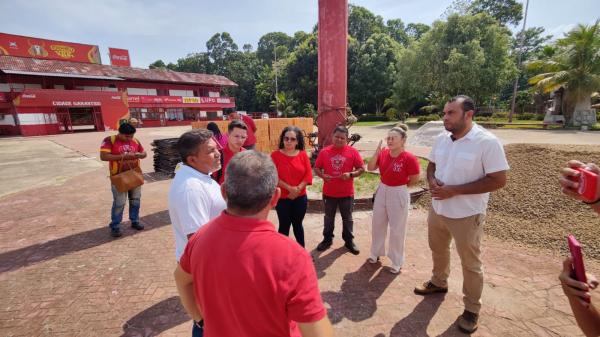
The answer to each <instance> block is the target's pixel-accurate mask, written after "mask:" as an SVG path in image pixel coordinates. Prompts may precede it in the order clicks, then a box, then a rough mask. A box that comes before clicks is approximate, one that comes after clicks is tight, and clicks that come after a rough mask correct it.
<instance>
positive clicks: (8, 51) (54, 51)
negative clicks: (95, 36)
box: [0, 33, 101, 64]
mask: <svg viewBox="0 0 600 337" xmlns="http://www.w3.org/2000/svg"><path fill="white" fill-rule="evenodd" d="M0 55H11V56H19V57H33V58H38V59H47V60H61V61H74V62H84V63H96V64H100V63H101V62H100V51H99V49H98V46H93V45H89V44H80V43H71V42H62V41H53V40H45V39H38V38H35V37H27V36H20V35H11V34H5V33H0Z"/></svg>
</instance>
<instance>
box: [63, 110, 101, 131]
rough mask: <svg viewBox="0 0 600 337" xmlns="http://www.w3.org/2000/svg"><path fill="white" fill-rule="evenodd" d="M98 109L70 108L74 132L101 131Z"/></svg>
mask: <svg viewBox="0 0 600 337" xmlns="http://www.w3.org/2000/svg"><path fill="white" fill-rule="evenodd" d="M96 110H97V108H93V107H90V108H69V118H70V120H71V125H72V131H73V132H85V131H99V130H100V129H99V128H98V125H101V124H102V123H101V122H100V123H98V121H97V119H98V115H100V114H99V113H98V112H99V111H96Z"/></svg>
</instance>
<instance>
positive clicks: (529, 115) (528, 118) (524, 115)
mask: <svg viewBox="0 0 600 337" xmlns="http://www.w3.org/2000/svg"><path fill="white" fill-rule="evenodd" d="M517 119H518V120H521V121H531V120H535V114H532V113H529V112H526V113H522V114H517Z"/></svg>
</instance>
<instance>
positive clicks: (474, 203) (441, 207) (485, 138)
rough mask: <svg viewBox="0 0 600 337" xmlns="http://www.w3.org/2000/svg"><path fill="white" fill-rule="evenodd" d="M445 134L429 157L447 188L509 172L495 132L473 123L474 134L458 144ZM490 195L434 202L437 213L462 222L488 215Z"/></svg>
mask: <svg viewBox="0 0 600 337" xmlns="http://www.w3.org/2000/svg"><path fill="white" fill-rule="evenodd" d="M450 136H451V133H450V132H448V131H444V132H443V133H442V134H440V135H439V136H438V138H437V139H436V141H435V144H434V145H433V148H432V149H431V153H430V154H429V157H428V159H429V161H430V162H432V163H435V177H436V178H437V179H438V180H440V181H441V182H443V183H444V184H445V185H462V184H466V183H470V182H474V181H477V180H479V179H481V178H483V177H484V176H485V175H486V174H489V173H494V172H498V171H506V170H508V169H509V166H508V162H507V161H506V156H505V155H504V148H503V147H502V144H501V143H500V141H499V140H498V138H496V136H494V135H493V134H492V133H491V132H489V131H487V130H486V129H484V128H482V127H481V126H479V125H477V124H475V123H473V127H472V128H471V131H469V132H468V133H467V134H466V135H465V136H464V137H462V138H461V139H458V140H456V141H452V138H450ZM489 198H490V194H489V193H481V194H463V195H458V196H455V197H452V198H450V199H445V200H435V199H433V200H432V201H431V204H432V206H433V210H434V211H435V212H436V213H437V214H440V215H443V216H445V217H448V218H453V219H458V218H464V217H468V216H471V215H475V214H485V213H486V209H487V204H488V200H489Z"/></svg>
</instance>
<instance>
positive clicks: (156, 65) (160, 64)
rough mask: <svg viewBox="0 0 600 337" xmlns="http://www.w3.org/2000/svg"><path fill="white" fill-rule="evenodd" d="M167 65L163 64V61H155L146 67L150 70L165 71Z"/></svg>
mask: <svg viewBox="0 0 600 337" xmlns="http://www.w3.org/2000/svg"><path fill="white" fill-rule="evenodd" d="M166 67H167V65H166V64H165V63H164V62H163V60H156V61H154V62H152V63H150V65H149V66H148V68H150V69H157V68H158V69H165V68H166Z"/></svg>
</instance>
